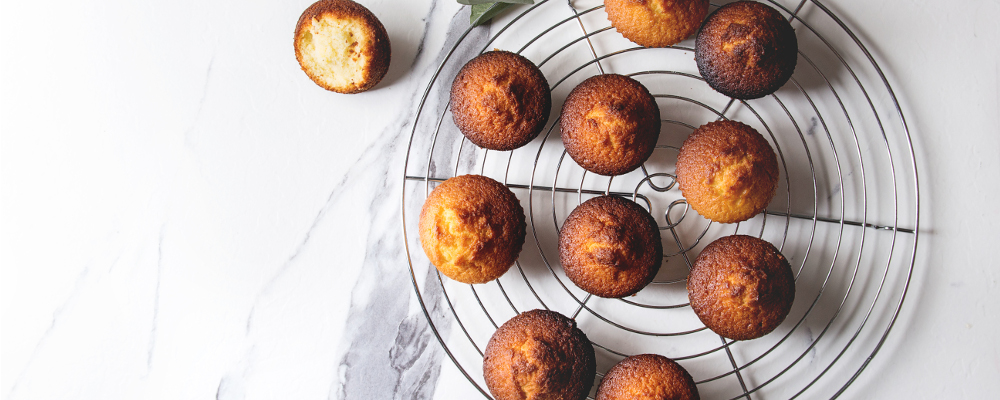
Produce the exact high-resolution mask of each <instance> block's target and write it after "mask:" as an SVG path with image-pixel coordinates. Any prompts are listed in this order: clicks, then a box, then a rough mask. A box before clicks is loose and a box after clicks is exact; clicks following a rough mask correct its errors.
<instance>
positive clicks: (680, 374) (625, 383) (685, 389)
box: [597, 354, 699, 400]
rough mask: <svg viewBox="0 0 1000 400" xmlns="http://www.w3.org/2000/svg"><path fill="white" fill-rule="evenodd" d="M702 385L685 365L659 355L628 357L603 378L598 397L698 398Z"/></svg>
mask: <svg viewBox="0 0 1000 400" xmlns="http://www.w3.org/2000/svg"><path fill="white" fill-rule="evenodd" d="M698 399H699V397H698V387H697V386H695V384H694V379H692V378H691V375H690V374H688V372H687V370H685V369H684V367H681V366H680V364H677V363H676V362H674V360H671V359H669V358H666V357H664V356H661V355H657V354H640V355H637V356H632V357H628V358H626V359H624V360H622V361H621V362H619V363H618V364H616V365H615V366H614V367H612V368H611V370H610V371H608V373H607V374H606V375H604V380H602V381H601V386H600V387H599V388H598V389H597V400H698Z"/></svg>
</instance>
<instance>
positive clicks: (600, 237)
mask: <svg viewBox="0 0 1000 400" xmlns="http://www.w3.org/2000/svg"><path fill="white" fill-rule="evenodd" d="M662 259H663V245H662V244H661V243H660V229H659V228H658V227H657V226H656V221H654V220H653V217H652V216H650V215H649V213H648V212H646V210H645V209H643V208H642V207H640V206H639V205H638V204H636V203H634V202H631V201H629V200H626V199H623V198H621V197H617V196H601V197H595V198H592V199H590V200H587V201H585V202H583V204H580V206H579V207H577V208H576V209H574V210H573V212H572V213H570V214H569V217H567V218H566V223H565V224H564V225H563V227H562V230H560V231H559V262H560V263H561V264H562V267H563V270H564V271H565V272H566V276H567V277H568V278H569V279H570V280H571V281H573V283H575V284H576V286H579V287H580V288H581V289H583V290H586V291H587V292H588V293H591V294H593V295H595V296H600V297H625V296H631V295H633V294H635V293H636V292H638V291H639V290H641V289H642V288H644V287H646V285H648V284H649V282H651V281H652V280H653V277H654V276H656V272H657V271H659V270H660V263H661V262H662Z"/></svg>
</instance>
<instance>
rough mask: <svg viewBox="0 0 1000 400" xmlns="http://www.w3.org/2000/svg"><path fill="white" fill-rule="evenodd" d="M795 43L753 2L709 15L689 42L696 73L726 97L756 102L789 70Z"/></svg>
mask: <svg viewBox="0 0 1000 400" xmlns="http://www.w3.org/2000/svg"><path fill="white" fill-rule="evenodd" d="M797 59H798V39H796V37H795V31H794V30H793V29H792V26H791V25H790V24H789V23H788V20H786V19H785V18H784V17H782V15H781V14H780V13H778V11H777V10H775V9H773V8H771V7H770V6H767V5H764V4H761V3H758V2H754V1H739V2H735V3H729V4H726V5H724V6H722V7H719V9H718V10H715V12H713V13H712V14H711V15H709V16H708V19H706V20H705V24H704V25H702V27H701V31H700V32H699V33H698V38H697V40H696V43H695V60H696V61H697V62H698V71H700V72H701V76H702V77H704V78H705V81H706V82H708V84H709V86H711V87H712V88H713V89H715V90H716V91H718V92H719V93H722V94H725V95H726V96H729V97H735V98H737V99H756V98H760V97H764V96H766V95H769V94H771V93H774V91H776V90H778V88H780V87H781V86H782V85H784V84H785V82H787V81H788V79H789V78H790V77H791V76H792V72H794V71H795V64H796V62H797Z"/></svg>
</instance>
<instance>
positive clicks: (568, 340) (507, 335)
mask: <svg viewBox="0 0 1000 400" xmlns="http://www.w3.org/2000/svg"><path fill="white" fill-rule="evenodd" d="M596 374H597V363H596V360H595V358H594V347H593V346H592V345H591V344H590V340H588V339H587V335H584V334H583V332H582V331H580V329H579V328H577V327H576V322H574V321H573V320H571V319H569V318H566V317H565V316H563V315H562V314H559V313H557V312H554V311H546V310H533V311H528V312H524V313H521V314H520V315H518V316H516V317H514V318H511V319H510V320H509V321H507V322H506V323H504V324H503V325H501V326H500V329H497V331H496V332H495V333H493V337H491V338H490V342H489V343H488V344H487V345H486V354H485V355H484V357H483V378H485V380H486V386H487V387H488V388H489V389H490V393H492V394H493V397H495V398H496V399H497V400H509V399H510V400H512V399H517V400H524V399H528V400H583V399H585V398H587V394H588V393H590V388H591V386H593V385H594V378H595V377H596Z"/></svg>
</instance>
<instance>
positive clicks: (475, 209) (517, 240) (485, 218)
mask: <svg viewBox="0 0 1000 400" xmlns="http://www.w3.org/2000/svg"><path fill="white" fill-rule="evenodd" d="M524 229H525V223H524V209H523V208H521V203H520V202H518V201H517V197H515V196H514V193H511V191H510V189H507V187H506V186H504V185H502V184H501V183H500V182H497V181H495V180H493V179H490V178H487V177H485V176H481V175H463V176H457V177H454V178H451V179H448V180H447V181H445V182H444V183H442V184H441V185H440V186H438V187H437V188H435V189H434V191H432V192H431V194H430V196H428V197H427V201H426V202H424V207H423V209H422V210H421V211H420V245H421V246H422V247H423V248H424V253H426V254H427V258H429V259H430V260H431V263H432V264H434V266H435V267H437V269H438V271H441V273H442V274H444V275H445V276H447V277H449V278H451V279H454V280H456V281H459V282H464V283H485V282H489V281H492V280H494V279H496V278H499V277H500V276H501V275H503V274H504V273H505V272H507V270H508V269H510V266H511V265H512V264H514V261H515V260H517V256H518V254H519V253H521V246H523V245H524V234H525V232H524Z"/></svg>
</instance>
